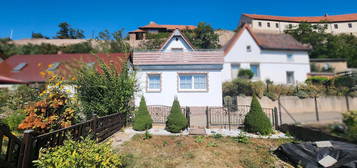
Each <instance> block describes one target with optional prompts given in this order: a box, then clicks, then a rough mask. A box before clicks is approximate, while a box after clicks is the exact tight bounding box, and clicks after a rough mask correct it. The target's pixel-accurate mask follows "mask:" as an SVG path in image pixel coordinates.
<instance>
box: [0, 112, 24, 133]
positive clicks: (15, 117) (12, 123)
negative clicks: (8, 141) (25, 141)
mask: <svg viewBox="0 0 357 168" xmlns="http://www.w3.org/2000/svg"><path fill="white" fill-rule="evenodd" d="M25 117H26V114H25V112H24V111H22V110H17V111H14V112H12V113H11V114H10V115H8V116H7V117H6V118H5V119H4V120H3V122H4V123H5V124H7V125H8V126H9V128H10V130H11V131H18V126H19V125H20V124H21V122H22V121H23V120H24V119H25Z"/></svg>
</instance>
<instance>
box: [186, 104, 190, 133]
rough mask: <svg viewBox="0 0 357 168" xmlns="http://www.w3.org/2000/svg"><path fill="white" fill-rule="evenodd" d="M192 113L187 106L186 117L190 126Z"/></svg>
mask: <svg viewBox="0 0 357 168" xmlns="http://www.w3.org/2000/svg"><path fill="white" fill-rule="evenodd" d="M190 113H191V112H190V107H188V106H186V119H187V122H188V125H187V127H188V128H189V127H190V125H191V119H190Z"/></svg>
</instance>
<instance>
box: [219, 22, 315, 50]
mask: <svg viewBox="0 0 357 168" xmlns="http://www.w3.org/2000/svg"><path fill="white" fill-rule="evenodd" d="M245 30H247V31H248V32H249V35H250V36H251V37H252V38H253V39H254V41H255V43H256V44H257V45H258V46H259V47H260V48H261V49H266V50H296V51H308V50H311V47H310V46H309V45H305V44H302V43H300V42H298V41H297V40H296V39H295V38H294V37H292V36H291V35H289V34H282V33H270V32H263V31H260V32H256V31H253V30H252V29H251V28H250V27H249V26H248V25H244V26H243V27H242V28H241V29H240V30H239V31H238V32H237V33H236V34H235V35H234V36H233V38H232V39H231V40H230V41H229V42H228V44H227V45H226V47H225V48H224V53H225V55H227V54H228V53H229V51H230V50H231V49H232V48H233V46H234V44H235V43H236V42H237V41H238V39H239V38H240V37H241V35H242V34H243V32H244V31H245Z"/></svg>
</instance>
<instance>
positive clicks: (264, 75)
mask: <svg viewBox="0 0 357 168" xmlns="http://www.w3.org/2000/svg"><path fill="white" fill-rule="evenodd" d="M310 49H311V47H310V46H307V45H304V44H301V43H300V42H298V41H297V40H295V39H294V38H293V37H292V36H290V35H288V34H280V33H271V32H266V31H254V30H252V29H251V28H250V27H249V26H248V25H244V26H243V27H242V28H241V29H240V30H239V32H237V33H236V34H235V35H234V36H233V38H232V39H231V41H230V42H228V44H227V45H226V46H225V49H224V52H225V58H224V66H223V70H222V78H223V81H230V80H232V79H235V78H236V77H237V76H238V72H239V70H240V69H250V70H252V71H253V73H254V77H253V80H262V81H264V80H266V79H270V80H271V81H273V82H274V83H280V84H296V83H297V82H304V81H305V80H306V78H307V74H308V73H309V72H310V64H309V55H308V51H309V50H310Z"/></svg>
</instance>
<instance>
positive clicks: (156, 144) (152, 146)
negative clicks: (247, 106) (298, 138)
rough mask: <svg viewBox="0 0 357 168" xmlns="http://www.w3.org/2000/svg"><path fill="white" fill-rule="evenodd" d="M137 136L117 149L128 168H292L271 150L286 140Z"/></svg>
mask: <svg viewBox="0 0 357 168" xmlns="http://www.w3.org/2000/svg"><path fill="white" fill-rule="evenodd" d="M143 137H144V136H143V135H136V136H134V137H133V138H132V139H131V140H130V141H127V142H125V143H124V144H123V145H121V146H119V147H117V148H116V149H115V150H117V151H118V152H119V153H120V154H123V155H124V156H125V159H126V162H127V164H128V167H140V168H141V167H143V168H145V167H148V168H149V167H150V168H152V167H153V168H161V167H162V168H173V167H177V168H180V167H192V168H195V167H197V168H200V167H205V168H207V167H219V168H224V167H234V168H236V167H249V168H255V167H256V168H260V167H291V166H290V165H288V164H286V163H284V162H282V161H280V160H279V159H278V158H277V157H276V156H275V155H273V154H272V152H271V150H272V149H275V148H276V147H278V146H279V145H280V144H283V143H286V142H289V141H291V140H288V139H276V140H272V139H249V141H248V143H239V142H237V140H235V139H233V138H230V137H221V138H214V137H202V136H199V137H198V136H153V137H152V138H151V139H146V140H144V139H143Z"/></svg>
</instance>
